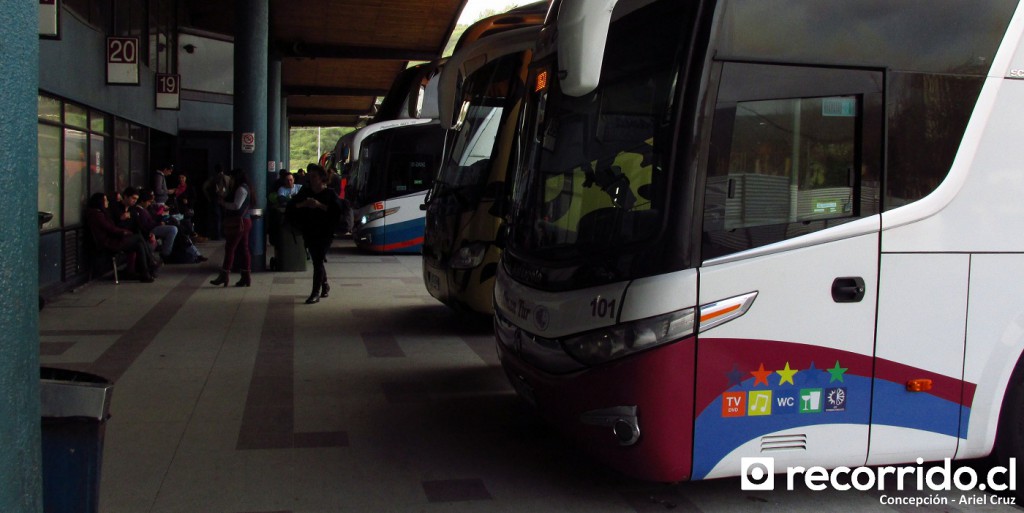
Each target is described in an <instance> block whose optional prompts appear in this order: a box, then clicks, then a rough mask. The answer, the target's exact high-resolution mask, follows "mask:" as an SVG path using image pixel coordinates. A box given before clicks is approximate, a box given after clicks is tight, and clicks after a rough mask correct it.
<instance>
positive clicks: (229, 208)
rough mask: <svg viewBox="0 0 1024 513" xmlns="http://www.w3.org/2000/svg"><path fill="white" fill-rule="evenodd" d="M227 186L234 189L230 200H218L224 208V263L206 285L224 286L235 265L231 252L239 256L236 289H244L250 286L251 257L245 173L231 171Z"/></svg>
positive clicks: (237, 169) (247, 182)
mask: <svg viewBox="0 0 1024 513" xmlns="http://www.w3.org/2000/svg"><path fill="white" fill-rule="evenodd" d="M231 184H232V187H234V190H232V191H231V192H229V193H228V195H227V197H228V198H231V201H228V200H227V199H222V200H221V202H220V204H221V206H223V207H224V221H223V231H224V238H225V239H226V242H225V243H224V263H223V265H221V270H220V274H219V275H217V277H216V278H215V279H214V280H213V281H211V282H210V284H211V285H223V286H225V287H227V286H228V278H229V276H230V274H231V268H232V267H234V263H235V252H236V251H238V252H239V254H240V255H241V257H242V260H241V262H240V267H241V268H242V279H240V280H238V283H235V286H236V287H248V286H249V285H251V284H252V278H251V267H250V266H251V265H252V256H251V255H250V254H249V231H250V230H252V218H251V216H250V214H249V202H250V198H251V195H250V194H249V180H248V178H247V177H246V176H245V171H242V170H241V169H239V168H235V169H232V170H231Z"/></svg>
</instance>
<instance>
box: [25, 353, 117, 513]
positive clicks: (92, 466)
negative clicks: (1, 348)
mask: <svg viewBox="0 0 1024 513" xmlns="http://www.w3.org/2000/svg"><path fill="white" fill-rule="evenodd" d="M39 378H40V381H39V395H40V407H41V410H42V428H43V429H42V453H43V462H42V463H43V511H44V512H46V513H63V512H75V513H94V512H97V511H99V506H100V467H101V464H102V459H103V434H104V430H105V426H106V421H107V419H108V418H109V417H110V397H111V395H112V393H113V389H114V385H113V384H111V383H110V382H109V381H107V380H106V379H103V378H101V377H99V376H96V375H93V374H87V373H84V372H77V371H72V370H67V369H55V368H51V367H41V368H40V369H39Z"/></svg>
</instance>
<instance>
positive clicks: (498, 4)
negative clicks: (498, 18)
mask: <svg viewBox="0 0 1024 513" xmlns="http://www.w3.org/2000/svg"><path fill="white" fill-rule="evenodd" d="M531 1H535V0H469V1H468V2H466V8H465V9H463V10H462V15H461V16H459V22H458V24H459V25H469V24H470V23H473V22H474V21H476V20H479V19H480V14H481V13H482V12H484V11H486V10H487V9H493V10H494V11H496V12H503V11H505V10H506V9H505V7H509V6H520V5H526V4H528V3H530V2H531Z"/></svg>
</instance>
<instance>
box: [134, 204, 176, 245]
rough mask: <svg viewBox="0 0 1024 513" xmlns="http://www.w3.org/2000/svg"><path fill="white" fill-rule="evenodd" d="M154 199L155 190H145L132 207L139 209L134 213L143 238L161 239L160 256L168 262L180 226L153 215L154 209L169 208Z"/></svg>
mask: <svg viewBox="0 0 1024 513" xmlns="http://www.w3.org/2000/svg"><path fill="white" fill-rule="evenodd" d="M154 201H155V200H154V199H153V191H149V190H143V191H142V192H140V193H139V202H138V203H136V204H135V206H133V207H132V208H135V209H137V211H136V212H135V213H134V214H135V218H136V220H137V223H138V225H139V230H140V232H139V233H141V234H142V236H143V238H146V239H150V238H152V239H156V240H157V241H159V244H160V257H161V258H163V260H164V261H165V262H166V261H168V260H170V257H171V249H173V248H174V239H176V238H177V237H178V227H177V226H174V225H170V224H167V223H166V222H165V221H164V220H163V219H162V218H154V217H153V215H152V213H151V212H152V211H154V210H158V208H162V209H164V210H166V209H167V207H166V206H164V205H159V204H157V203H155V202H154ZM155 207H156V208H155Z"/></svg>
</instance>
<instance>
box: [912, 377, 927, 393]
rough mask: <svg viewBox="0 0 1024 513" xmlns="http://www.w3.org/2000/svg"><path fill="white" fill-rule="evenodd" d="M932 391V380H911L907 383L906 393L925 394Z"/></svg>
mask: <svg viewBox="0 0 1024 513" xmlns="http://www.w3.org/2000/svg"><path fill="white" fill-rule="evenodd" d="M931 389H932V380H930V379H912V380H910V381H908V382H907V391H908V392H927V391H929V390H931Z"/></svg>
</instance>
